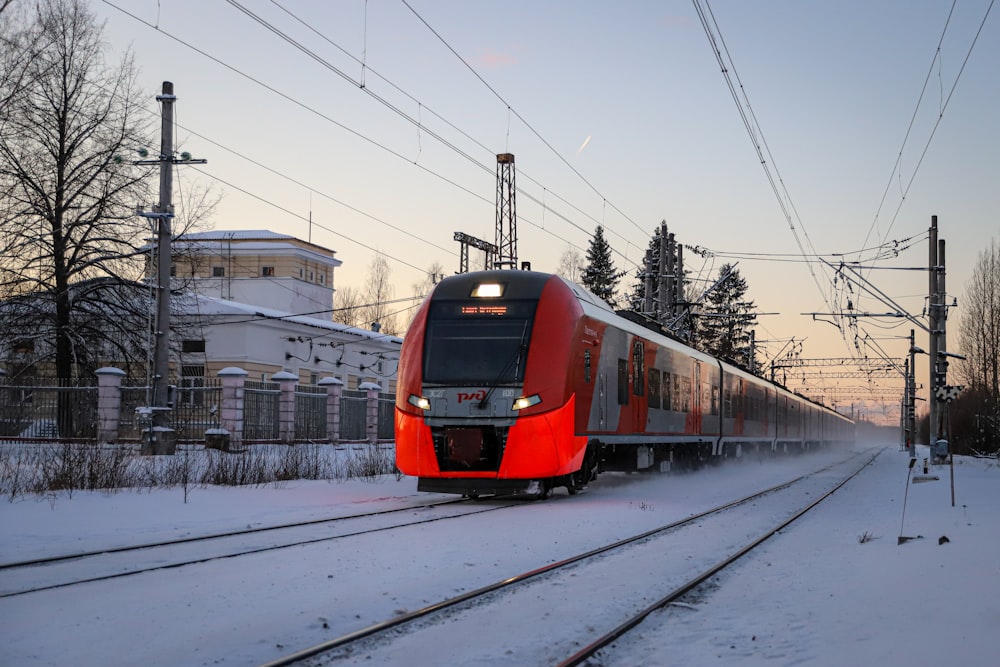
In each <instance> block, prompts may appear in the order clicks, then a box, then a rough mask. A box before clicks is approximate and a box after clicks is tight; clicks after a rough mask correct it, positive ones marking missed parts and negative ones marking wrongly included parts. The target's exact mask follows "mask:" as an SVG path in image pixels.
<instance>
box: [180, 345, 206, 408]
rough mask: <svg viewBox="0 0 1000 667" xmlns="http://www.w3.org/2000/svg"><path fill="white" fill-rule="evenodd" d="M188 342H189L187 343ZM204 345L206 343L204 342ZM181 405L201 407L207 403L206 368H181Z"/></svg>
mask: <svg viewBox="0 0 1000 667" xmlns="http://www.w3.org/2000/svg"><path fill="white" fill-rule="evenodd" d="M185 342H187V341H185ZM202 343H204V341H202ZM177 402H178V404H179V405H187V406H200V405H204V403H205V367H204V366H181V377H180V386H179V387H178V396H177Z"/></svg>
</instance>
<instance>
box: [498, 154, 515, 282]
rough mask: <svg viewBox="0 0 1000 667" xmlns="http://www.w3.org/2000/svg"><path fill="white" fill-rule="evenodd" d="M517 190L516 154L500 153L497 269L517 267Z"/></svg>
mask: <svg viewBox="0 0 1000 667" xmlns="http://www.w3.org/2000/svg"><path fill="white" fill-rule="evenodd" d="M515 192H516V191H515V188H514V154H513V153H500V154H498V155H497V233H496V246H497V254H496V255H495V256H494V257H495V260H494V264H493V267H494V268H496V269H516V268H517V213H516V211H515V209H514V199H515ZM505 230H506V231H505Z"/></svg>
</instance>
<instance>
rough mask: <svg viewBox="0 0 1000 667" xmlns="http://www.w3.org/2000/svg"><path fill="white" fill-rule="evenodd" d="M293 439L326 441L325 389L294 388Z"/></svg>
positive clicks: (313, 387) (309, 386) (312, 387)
mask: <svg viewBox="0 0 1000 667" xmlns="http://www.w3.org/2000/svg"><path fill="white" fill-rule="evenodd" d="M295 439H296V440H325V439H326V387H315V386H312V385H301V384H300V385H298V386H297V387H296V388H295Z"/></svg>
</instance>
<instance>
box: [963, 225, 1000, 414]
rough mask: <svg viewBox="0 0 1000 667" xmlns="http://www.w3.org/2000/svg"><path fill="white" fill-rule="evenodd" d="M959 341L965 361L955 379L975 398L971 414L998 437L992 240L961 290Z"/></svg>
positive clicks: (999, 375) (999, 267) (997, 270)
mask: <svg viewBox="0 0 1000 667" xmlns="http://www.w3.org/2000/svg"><path fill="white" fill-rule="evenodd" d="M959 341H960V344H961V350H962V353H963V354H964V356H965V357H966V359H965V361H962V362H961V363H960V364H959V366H958V368H959V376H960V377H961V378H962V380H963V381H964V382H965V384H966V385H967V386H968V388H969V389H970V390H971V394H972V395H975V396H977V397H978V400H977V401H976V403H977V405H976V406H975V412H976V414H978V415H979V416H980V417H981V419H982V420H983V421H984V422H986V423H987V426H988V428H989V429H990V430H991V432H993V433H1000V246H998V245H997V243H996V241H995V240H992V241H990V244H989V246H988V247H986V248H984V249H983V250H982V251H981V252H980V253H979V259H978V261H977V262H976V265H975V267H974V268H973V270H972V277H971V278H970V279H969V282H968V283H967V284H966V287H965V298H964V299H963V300H962V319H961V322H960V324H959Z"/></svg>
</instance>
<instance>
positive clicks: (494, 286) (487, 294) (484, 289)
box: [469, 283, 505, 299]
mask: <svg viewBox="0 0 1000 667" xmlns="http://www.w3.org/2000/svg"><path fill="white" fill-rule="evenodd" d="M504 287H505V284H504V283H477V284H476V286H475V287H473V288H472V294H470V295H469V296H471V297H473V298H476V299H491V298H496V297H499V296H503V291H504Z"/></svg>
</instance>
